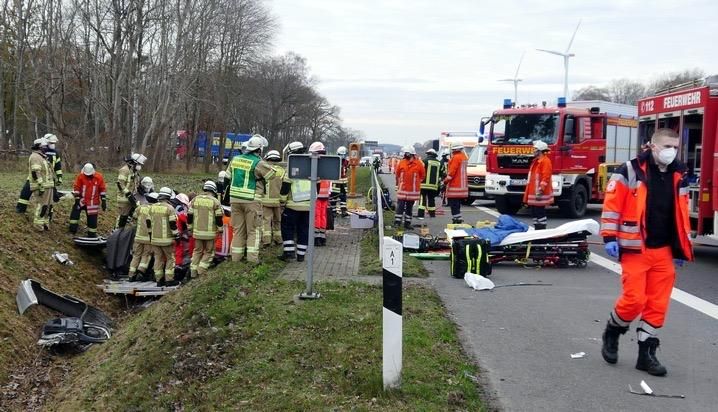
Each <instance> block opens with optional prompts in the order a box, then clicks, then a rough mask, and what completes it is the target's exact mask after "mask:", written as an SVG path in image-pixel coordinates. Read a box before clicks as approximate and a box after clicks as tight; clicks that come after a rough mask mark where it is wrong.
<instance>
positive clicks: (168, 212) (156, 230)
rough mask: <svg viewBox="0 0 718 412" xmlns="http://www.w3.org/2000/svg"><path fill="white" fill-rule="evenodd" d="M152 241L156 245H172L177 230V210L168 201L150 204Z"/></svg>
mask: <svg viewBox="0 0 718 412" xmlns="http://www.w3.org/2000/svg"><path fill="white" fill-rule="evenodd" d="M149 220H150V225H149V226H150V235H151V240H150V243H151V244H152V245H155V246H171V245H172V242H173V241H174V239H175V236H177V234H178V233H179V232H178V230H177V211H176V210H175V208H174V207H173V206H172V205H171V204H169V203H167V202H160V203H155V204H153V205H151V206H150V215H149Z"/></svg>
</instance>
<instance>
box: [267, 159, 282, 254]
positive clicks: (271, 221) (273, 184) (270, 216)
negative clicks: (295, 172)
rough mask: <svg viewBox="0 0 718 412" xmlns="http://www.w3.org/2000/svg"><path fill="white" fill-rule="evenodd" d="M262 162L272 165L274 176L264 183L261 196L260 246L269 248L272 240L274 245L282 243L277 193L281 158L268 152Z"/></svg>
mask: <svg viewBox="0 0 718 412" xmlns="http://www.w3.org/2000/svg"><path fill="white" fill-rule="evenodd" d="M264 160H265V161H267V162H268V163H269V164H271V165H272V168H273V169H274V172H275V175H274V179H272V180H271V181H268V182H265V184H264V196H262V245H263V246H269V245H271V244H272V240H274V242H275V243H276V244H278V245H279V244H281V243H282V229H281V222H282V206H281V203H280V196H279V192H280V191H281V189H282V180H283V179H284V173H285V171H284V168H283V167H282V166H280V165H279V162H280V161H281V160H282V156H281V155H280V154H279V152H278V151H276V150H270V151H269V152H268V153H267V154H266V155H265V156H264Z"/></svg>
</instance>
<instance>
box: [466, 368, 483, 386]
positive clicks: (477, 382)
mask: <svg viewBox="0 0 718 412" xmlns="http://www.w3.org/2000/svg"><path fill="white" fill-rule="evenodd" d="M464 376H465V377H466V378H468V379H469V380H470V381H472V382H474V383H475V384H477V385H478V384H479V383H480V382H479V378H477V377H476V376H474V375H472V374H470V373H469V371H464Z"/></svg>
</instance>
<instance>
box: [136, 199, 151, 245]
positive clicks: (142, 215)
mask: <svg viewBox="0 0 718 412" xmlns="http://www.w3.org/2000/svg"><path fill="white" fill-rule="evenodd" d="M150 207H152V205H150V204H149V203H145V204H141V205H139V206H137V209H135V214H134V216H133V217H134V219H135V221H136V222H137V227H136V228H135V242H136V243H140V244H143V245H149V244H150V230H149V228H148V227H147V220H148V219H149V218H150Z"/></svg>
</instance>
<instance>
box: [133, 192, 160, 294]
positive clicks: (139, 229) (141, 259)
mask: <svg viewBox="0 0 718 412" xmlns="http://www.w3.org/2000/svg"><path fill="white" fill-rule="evenodd" d="M157 196H158V194H157V193H156V192H149V193H146V194H145V200H146V201H147V203H143V204H141V205H139V206H137V208H136V209H135V212H134V214H133V216H132V217H133V219H134V220H135V222H137V226H136V228H135V238H134V241H133V242H132V261H130V270H129V273H128V276H129V278H130V282H140V281H143V280H144V281H149V280H151V278H148V276H147V269H148V268H149V265H150V260H151V259H152V242H151V240H152V239H151V236H150V235H151V233H150V229H151V223H152V222H151V217H150V208H151V207H152V205H153V204H155V203H157Z"/></svg>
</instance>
